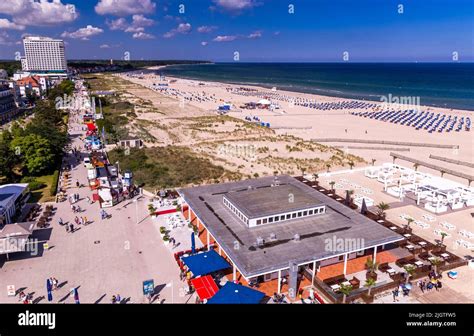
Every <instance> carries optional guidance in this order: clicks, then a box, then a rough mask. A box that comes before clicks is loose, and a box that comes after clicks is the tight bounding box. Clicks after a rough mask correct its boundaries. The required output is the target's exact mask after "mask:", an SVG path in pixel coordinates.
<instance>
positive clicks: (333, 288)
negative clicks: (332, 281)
mask: <svg viewBox="0 0 474 336" xmlns="http://www.w3.org/2000/svg"><path fill="white" fill-rule="evenodd" d="M331 289H332V290H333V291H334V292H337V291H338V290H339V289H341V286H339V285H337V284H336V285H332V286H331Z"/></svg>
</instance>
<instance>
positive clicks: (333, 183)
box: [329, 181, 336, 192]
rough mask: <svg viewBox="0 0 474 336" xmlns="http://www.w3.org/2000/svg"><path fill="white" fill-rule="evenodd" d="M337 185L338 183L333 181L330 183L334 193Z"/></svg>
mask: <svg viewBox="0 0 474 336" xmlns="http://www.w3.org/2000/svg"><path fill="white" fill-rule="evenodd" d="M335 184H336V182H334V181H331V182H329V185H330V186H331V190H332V191H333V192H334V185H335Z"/></svg>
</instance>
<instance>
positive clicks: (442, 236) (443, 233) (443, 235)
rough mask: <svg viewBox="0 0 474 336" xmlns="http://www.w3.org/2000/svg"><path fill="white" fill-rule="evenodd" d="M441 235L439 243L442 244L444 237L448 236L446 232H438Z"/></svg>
mask: <svg viewBox="0 0 474 336" xmlns="http://www.w3.org/2000/svg"><path fill="white" fill-rule="evenodd" d="M439 235H440V236H441V242H440V245H443V243H444V238H446V237H447V236H448V234H447V233H446V232H441V233H440V234H439Z"/></svg>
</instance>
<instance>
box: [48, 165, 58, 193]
mask: <svg viewBox="0 0 474 336" xmlns="http://www.w3.org/2000/svg"><path fill="white" fill-rule="evenodd" d="M58 182H59V170H55V171H54V174H53V182H52V183H51V188H50V190H49V193H50V195H51V196H54V195H56V192H57V190H58Z"/></svg>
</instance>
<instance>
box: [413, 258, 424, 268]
mask: <svg viewBox="0 0 474 336" xmlns="http://www.w3.org/2000/svg"><path fill="white" fill-rule="evenodd" d="M415 265H416V266H417V267H422V266H423V262H422V261H420V260H417V261H415Z"/></svg>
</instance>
